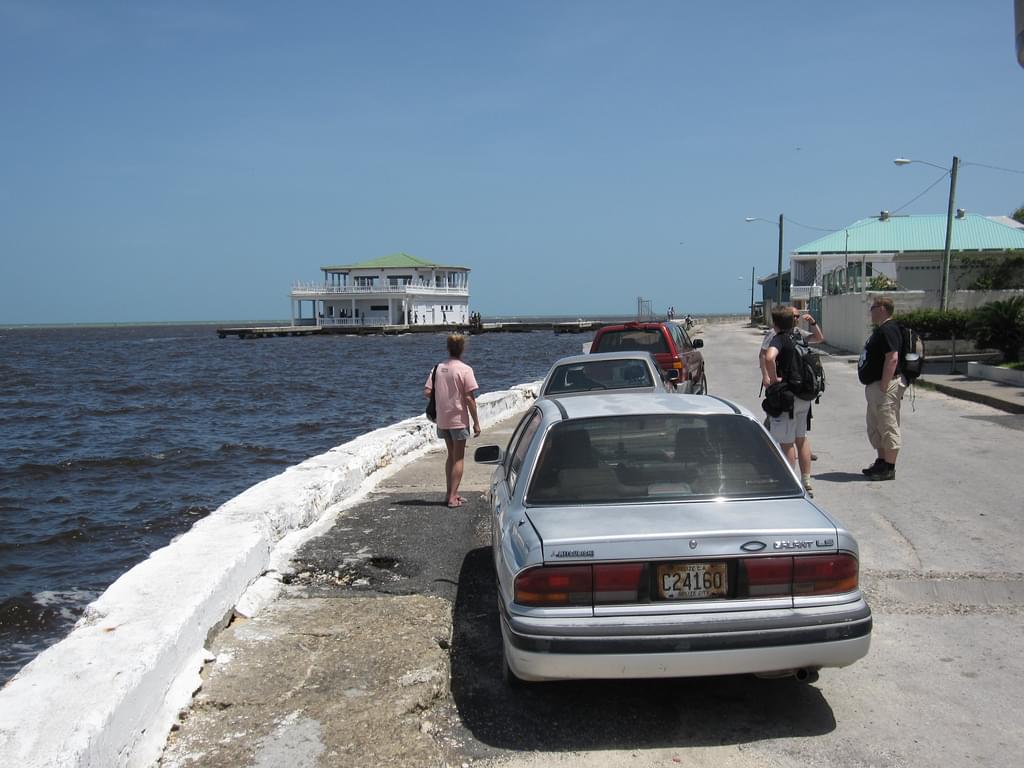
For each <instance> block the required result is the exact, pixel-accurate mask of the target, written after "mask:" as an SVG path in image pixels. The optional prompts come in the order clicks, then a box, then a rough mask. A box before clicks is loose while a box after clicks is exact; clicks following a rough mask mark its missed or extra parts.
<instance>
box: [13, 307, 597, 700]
mask: <svg viewBox="0 0 1024 768" xmlns="http://www.w3.org/2000/svg"><path fill="white" fill-rule="evenodd" d="M583 340H585V339H583ZM580 343H581V337H579V336H571V335H564V336H562V335H555V334H549V333H534V334H509V335H505V334H488V335H484V336H478V337H472V338H471V339H470V341H469V344H468V347H467V352H466V360H467V362H468V363H469V364H470V365H472V366H473V367H474V370H475V371H476V375H477V379H478V380H479V382H480V384H481V387H482V390H483V391H484V392H487V391H494V390H500V389H507V388H508V387H510V386H513V385H515V384H518V383H520V382H523V381H531V380H535V379H539V378H541V377H542V376H543V374H544V373H545V372H546V371H547V368H548V367H549V366H550V364H551V361H552V360H553V359H554V358H556V357H560V356H563V355H568V354H577V353H578V352H579V350H580ZM3 344H4V352H5V355H4V362H3V363H2V365H0V373H2V374H3V380H4V382H5V386H4V388H3V390H2V391H0V427H2V429H0V542H2V544H0V636H2V639H3V645H4V647H5V648H6V647H8V646H9V647H14V648H22V649H24V652H23V653H22V652H17V653H11V654H8V653H6V652H5V654H4V655H2V656H0V681H2V680H3V679H5V678H6V677H9V676H10V675H11V674H13V673H14V672H15V671H16V670H17V669H18V668H19V667H20V666H21V664H23V663H24V662H25V661H26V660H27V659H29V658H31V655H32V654H33V653H36V652H38V651H39V650H40V649H41V648H43V647H45V646H46V645H47V644H49V643H52V642H55V641H56V640H58V639H59V638H60V637H61V636H62V635H63V634H64V633H65V632H66V631H67V630H68V628H70V626H71V625H72V624H73V621H74V618H75V617H76V616H77V615H79V614H80V612H81V610H82V609H83V608H84V606H85V605H86V603H87V602H88V601H89V600H91V599H93V598H94V597H95V596H96V595H98V594H99V593H100V592H101V591H102V590H103V589H104V588H105V587H106V586H108V585H109V584H110V583H111V582H113V581H114V580H115V579H116V578H117V577H118V576H119V575H120V574H121V573H123V572H124V571H125V570H127V569H128V568H130V567H131V566H132V565H134V564H135V563H137V562H139V561H141V560H142V559H144V558H145V557H146V556H147V555H148V554H149V553H150V552H152V551H153V550H155V549H158V548H159V547H162V546H165V545H166V544H167V543H169V542H170V541H171V540H172V539H174V538H175V537H176V536H178V535H180V534H181V533H183V532H185V531H187V530H188V529H189V527H190V526H192V525H193V524H194V523H195V522H196V521H197V520H199V519H201V518H203V517H205V516H206V515H208V514H210V512H212V511H213V510H215V509H216V508H217V507H218V506H220V505H221V504H223V503H224V502H225V501H227V500H228V499H230V498H231V497H233V496H235V495H237V494H238V493H241V492H242V491H244V490H245V489H246V488H248V487H250V486H251V485H254V484H255V483H257V482H259V481H261V480H264V479H266V478H267V477H270V476H272V475H275V474H277V473H278V472H281V471H283V470H284V469H285V468H287V467H289V466H291V465H294V464H297V463H299V462H301V461H303V460H304V459H306V458H308V457H310V456H314V455H316V454H319V453H322V452H324V451H327V450H329V449H330V448H333V447H334V446H336V445H340V444H342V443H345V442H348V441H349V440H352V439H354V438H356V437H358V436H359V435H361V434H365V433H366V432H369V431H371V430H374V429H378V428H380V427H383V426H386V425H388V424H391V423H394V422H397V421H401V420H403V419H406V418H409V417H412V416H416V415H419V414H420V413H422V411H423V403H424V401H423V397H422V388H423V382H424V381H425V380H426V377H427V374H428V373H429V371H430V367H431V365H433V364H434V363H436V362H437V361H439V360H441V359H444V357H445V345H444V335H443V334H437V335H419V334H410V335H407V336H402V337H377V336H367V337H345V336H325V337H322V338H302V339H265V340H261V341H256V342H239V341H237V340H234V339H219V338H217V336H216V333H215V332H214V328H212V327H210V326H167V327H153V326H145V327H138V328H132V327H114V328H60V329H23V330H17V331H11V332H5V335H4V338H3ZM38 595H53V596H57V597H55V598H54V600H55V602H53V601H51V602H47V603H46V604H45V605H44V604H43V603H40V602H39V600H37V598H36V597H35V596H38ZM47 600H50V598H47Z"/></svg>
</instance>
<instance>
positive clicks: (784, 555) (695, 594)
mask: <svg viewBox="0 0 1024 768" xmlns="http://www.w3.org/2000/svg"><path fill="white" fill-rule="evenodd" d="M769 506H770V507H771V510H770V514H768V512H769V510H768V509H767V507H769ZM528 515H529V518H530V521H531V522H532V523H533V525H534V527H535V528H536V530H537V532H538V533H539V535H540V537H541V540H542V543H543V552H544V565H545V567H544V568H541V569H539V570H538V571H536V572H535V574H540V575H542V576H547V575H548V574H551V575H552V576H553V579H554V580H553V581H549V582H548V583H549V584H558V583H560V582H558V581H557V580H558V579H559V578H560V577H562V578H566V579H569V580H570V581H568V582H566V583H571V580H572V579H582V581H579V582H577V583H578V584H579V585H581V586H579V587H578V589H580V590H583V591H582V593H581V595H586V594H587V591H586V590H587V589H588V588H589V589H590V590H592V592H591V593H590V594H591V599H592V601H593V610H594V612H595V614H594V615H605V616H609V615H620V616H622V615H627V614H629V613H633V612H635V611H640V612H643V613H645V614H671V613H678V612H685V613H703V612H706V611H714V610H719V611H721V610H733V609H736V610H740V609H742V610H753V609H757V610H768V609H779V608H784V607H787V606H791V605H792V602H791V601H792V596H793V594H794V593H795V592H794V590H797V589H803V588H804V587H805V586H806V585H805V584H804V583H803V582H805V581H807V580H808V578H811V577H808V576H806V574H807V573H808V571H807V570H806V569H805V568H803V567H801V568H797V566H796V565H795V564H796V563H798V562H800V563H802V564H806V565H811V566H813V567H812V568H811V572H815V569H816V568H818V569H819V570H820V568H819V566H820V567H824V568H826V569H828V573H829V574H831V573H832V569H834V568H835V567H836V566H837V564H838V565H839V566H842V565H843V564H845V566H846V567H847V569H849V568H851V567H852V568H853V569H854V571H855V570H856V564H855V563H856V561H855V560H852V559H851V558H850V557H849V556H848V555H841V554H837V551H838V545H837V541H838V532H837V530H836V528H835V526H834V524H833V523H832V521H831V520H830V519H829V518H828V517H827V516H826V515H825V514H824V513H822V512H821V511H820V510H819V509H818V508H817V507H815V506H814V505H813V504H812V503H810V502H809V501H807V500H806V499H803V498H788V499H775V500H770V501H768V500H751V501H728V502H713V501H708V502H691V503H683V504H680V503H666V504H651V503H647V504H637V505H607V506H597V505H594V506H586V507H546V508H539V507H533V508H531V509H530V510H529V512H528ZM766 519H771V520H772V521H773V525H772V527H770V528H769V527H765V526H764V520H766ZM795 574H803V575H800V576H797V575H795ZM829 578H831V576H829ZM798 582H801V583H800V584H798ZM854 583H855V575H854ZM588 585H589V587H588ZM568 589H569V591H570V592H571V591H572V587H569V588H568ZM583 599H584V602H586V598H585V597H584V598H583ZM726 605H729V606H730V607H729V608H726Z"/></svg>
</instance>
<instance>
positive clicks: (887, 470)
mask: <svg viewBox="0 0 1024 768" xmlns="http://www.w3.org/2000/svg"><path fill="white" fill-rule="evenodd" d="M864 474H866V475H867V478H868V480H895V479H896V467H888V466H885V465H883V466H881V467H877V468H875V469H872V470H871V471H870V472H865V473H864Z"/></svg>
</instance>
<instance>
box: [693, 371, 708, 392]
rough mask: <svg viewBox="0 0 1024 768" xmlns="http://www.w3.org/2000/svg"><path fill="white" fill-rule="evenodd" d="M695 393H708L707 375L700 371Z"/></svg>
mask: <svg viewBox="0 0 1024 768" xmlns="http://www.w3.org/2000/svg"><path fill="white" fill-rule="evenodd" d="M693 393H694V394H695V395H706V394H707V393H708V375H707V374H706V373H702V374H701V375H700V386H699V387H697V388H695V389H694V392H693Z"/></svg>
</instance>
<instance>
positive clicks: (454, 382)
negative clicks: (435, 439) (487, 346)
mask: <svg viewBox="0 0 1024 768" xmlns="http://www.w3.org/2000/svg"><path fill="white" fill-rule="evenodd" d="M424 386H425V387H426V388H427V390H430V387H431V382H430V376H429V375H428V376H427V383H426V384H424ZM477 389H479V385H478V384H477V383H476V376H474V375H473V369H472V368H470V367H469V366H468V365H466V364H465V363H464V362H462V361H461V360H455V359H454V358H450V359H448V360H445V361H444V362H443V363H440V364H439V365H438V366H437V392H435V393H434V394H435V398H434V399H435V400H436V401H437V426H438V427H440V428H441V429H469V427H470V426H471V424H470V423H469V409H468V408H467V407H466V403H465V400H464V397H465V395H466V394H467V393H469V392H475V391H476V390H477Z"/></svg>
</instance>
